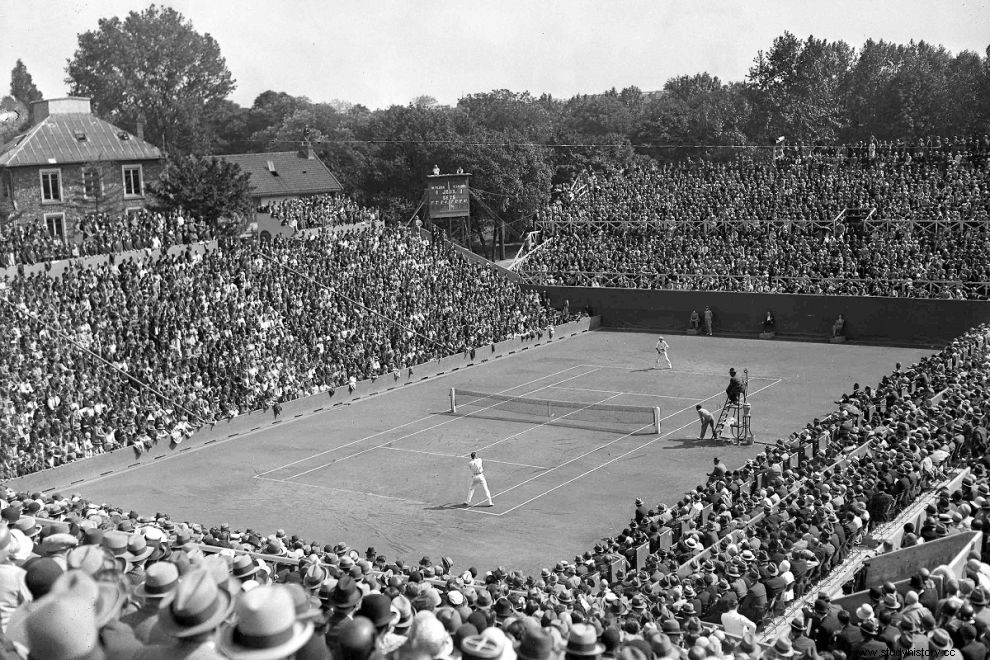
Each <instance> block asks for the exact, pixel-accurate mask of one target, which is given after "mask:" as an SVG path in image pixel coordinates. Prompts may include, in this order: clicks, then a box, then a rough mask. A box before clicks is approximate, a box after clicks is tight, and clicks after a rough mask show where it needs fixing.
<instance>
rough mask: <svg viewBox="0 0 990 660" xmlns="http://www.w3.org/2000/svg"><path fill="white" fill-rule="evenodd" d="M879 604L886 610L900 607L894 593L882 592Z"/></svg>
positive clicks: (899, 602)
mask: <svg viewBox="0 0 990 660" xmlns="http://www.w3.org/2000/svg"><path fill="white" fill-rule="evenodd" d="M880 605H881V606H882V607H884V608H886V609H888V610H899V609H901V607H902V605H901V601H900V600H899V599H898V598H897V594H896V593H892V594H884V596H883V600H881V601H880Z"/></svg>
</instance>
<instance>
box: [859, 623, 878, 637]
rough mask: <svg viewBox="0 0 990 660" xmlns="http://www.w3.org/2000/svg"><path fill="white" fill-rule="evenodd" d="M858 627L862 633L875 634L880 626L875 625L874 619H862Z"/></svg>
mask: <svg viewBox="0 0 990 660" xmlns="http://www.w3.org/2000/svg"><path fill="white" fill-rule="evenodd" d="M859 629H860V630H861V631H862V632H863V634H864V635H870V636H876V635H878V634H880V628H879V627H878V626H877V620H876V619H863V621H861V622H860V624H859Z"/></svg>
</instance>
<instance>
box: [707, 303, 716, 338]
mask: <svg viewBox="0 0 990 660" xmlns="http://www.w3.org/2000/svg"><path fill="white" fill-rule="evenodd" d="M713 317H714V314H712V308H711V307H709V306H708V305H705V334H707V335H708V336H709V337H711V336H712V320H713Z"/></svg>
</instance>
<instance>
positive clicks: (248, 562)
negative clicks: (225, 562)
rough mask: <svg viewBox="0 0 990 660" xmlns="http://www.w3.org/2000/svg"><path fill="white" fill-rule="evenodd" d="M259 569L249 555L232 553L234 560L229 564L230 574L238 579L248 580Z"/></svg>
mask: <svg viewBox="0 0 990 660" xmlns="http://www.w3.org/2000/svg"><path fill="white" fill-rule="evenodd" d="M259 570H260V569H259V568H258V565H257V564H256V563H254V560H253V559H251V556H250V555H243V554H238V555H234V561H233V563H232V564H231V575H233V576H234V577H235V578H237V579H238V580H241V581H244V580H250V579H251V577H252V576H253V575H254V574H255V573H257V572H258V571H259Z"/></svg>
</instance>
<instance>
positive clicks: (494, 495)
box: [465, 378, 783, 516]
mask: <svg viewBox="0 0 990 660" xmlns="http://www.w3.org/2000/svg"><path fill="white" fill-rule="evenodd" d="M781 381H783V379H782V378H778V379H776V380H775V381H774V382H772V383H770V384H769V385H765V386H763V387H761V388H760V389H758V390H756V391H755V392H753V393H752V394H749V395H748V397H749V396H755V395H757V394H759V393H760V392H762V391H763V390H765V389H767V388H770V387H773V386H774V385H777V384H778V383H780V382H781ZM722 394H723V392H718V393H717V394H713V395H712V396H710V397H708V398H707V399H704V400H702V403H704V401H708V400H710V399H714V398H716V397H718V396H721V395H722ZM748 397H747V398H748ZM691 408H693V406H688V407H686V408H682V409H681V410H678V411H677V412H675V413H673V414H671V415H668V416H667V417H664V418H663V419H669V418H670V417H673V416H675V415H679V414H680V413H682V412H684V411H685V410H689V409H691ZM697 423H698V422H696V421H694V420H692V421H690V422H688V423H687V424H685V425H684V426H680V427H678V428H676V429H673V430H672V431H668V432H667V433H664V434H663V435H659V436H657V437H655V438H653V439H652V440H649V441H647V442H645V443H643V444H641V445H639V446H638V447H635V448H634V449H631V450H629V451H627V452H626V453H624V454H622V455H620V456H616V457H615V458H613V459H610V460H608V461H606V462H604V463H602V464H601V465H598V466H596V467H593V468H591V469H590V470H587V471H586V472H583V473H581V474H579V475H577V476H576V477H573V478H571V479H568V480H567V481H565V482H564V483H561V484H557V485H556V486H554V487H553V488H549V489H547V490H545V491H543V492H542V493H540V494H538V495H535V496H533V497H531V498H529V499H528V500H526V501H524V502H520V503H519V504H516V505H515V506H513V507H512V508H509V509H506V510H505V511H500V512H499V513H495V512H491V511H475V510H474V509H465V511H467V510H471V511H473V512H475V513H486V514H489V515H493V516H504V515H506V514H507V513H512V512H513V511H515V510H516V509H518V508H519V507H521V506H525V505H527V504H529V503H530V502H533V501H535V500H538V499H540V498H541V497H543V496H545V495H548V494H550V493H552V492H554V491H555V490H558V489H559V488H563V487H564V486H566V485H568V484H571V483H573V482H575V481H577V480H578V479H580V478H582V477H585V476H587V475H589V474H591V473H592V472H596V471H598V470H600V469H602V468H603V467H605V466H606V465H611V464H612V463H614V462H616V461H618V460H620V459H623V458H625V457H626V456H629V455H630V454H634V453H636V452H637V451H640V450H641V449H645V448H646V447H649V446H650V445H652V444H653V443H654V442H657V441H658V440H663V439H664V438H667V437H669V436H671V435H672V434H674V433H677V432H678V431H680V430H682V429H686V428H687V427H689V426H691V425H692V424H697ZM645 428H649V427H647V426H644V427H643V428H641V429H637V430H636V431H633V432H632V433H627V434H625V435H623V436H621V437H619V438H616V439H615V440H612V441H611V442H608V443H606V444H604V445H602V446H601V447H597V448H595V449H592V450H591V451H589V452H585V453H584V454H581V455H580V456H576V457H574V458H572V459H570V460H569V461H566V462H564V463H561V464H560V465H558V466H557V467H555V468H550V469H549V470H547V471H546V472H543V473H542V474H538V475H536V476H534V477H530V478H529V479H527V480H525V481H523V482H520V483H518V484H516V485H515V486H511V487H509V488H506V489H505V490H503V491H501V492H499V493H495V494H493V495H492V499H494V498H496V497H499V496H500V495H502V494H504V493H508V492H509V491H512V490H515V489H516V488H518V487H519V486H522V485H524V484H527V483H529V482H530V481H533V480H534V479H537V478H539V477H542V476H544V475H547V474H550V473H551V472H553V471H554V470H557V469H558V468H561V467H564V466H565V465H569V464H570V463H573V462H574V461H577V460H579V459H581V458H584V457H585V456H588V455H589V454H593V453H595V452H596V451H599V450H601V449H604V448H606V447H610V446H612V445H614V444H615V443H617V442H619V441H621V440H625V439H626V438H628V437H630V436H631V435H633V434H635V433H638V432H639V431H642V430H643V429H645ZM496 506H497V505H496Z"/></svg>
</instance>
